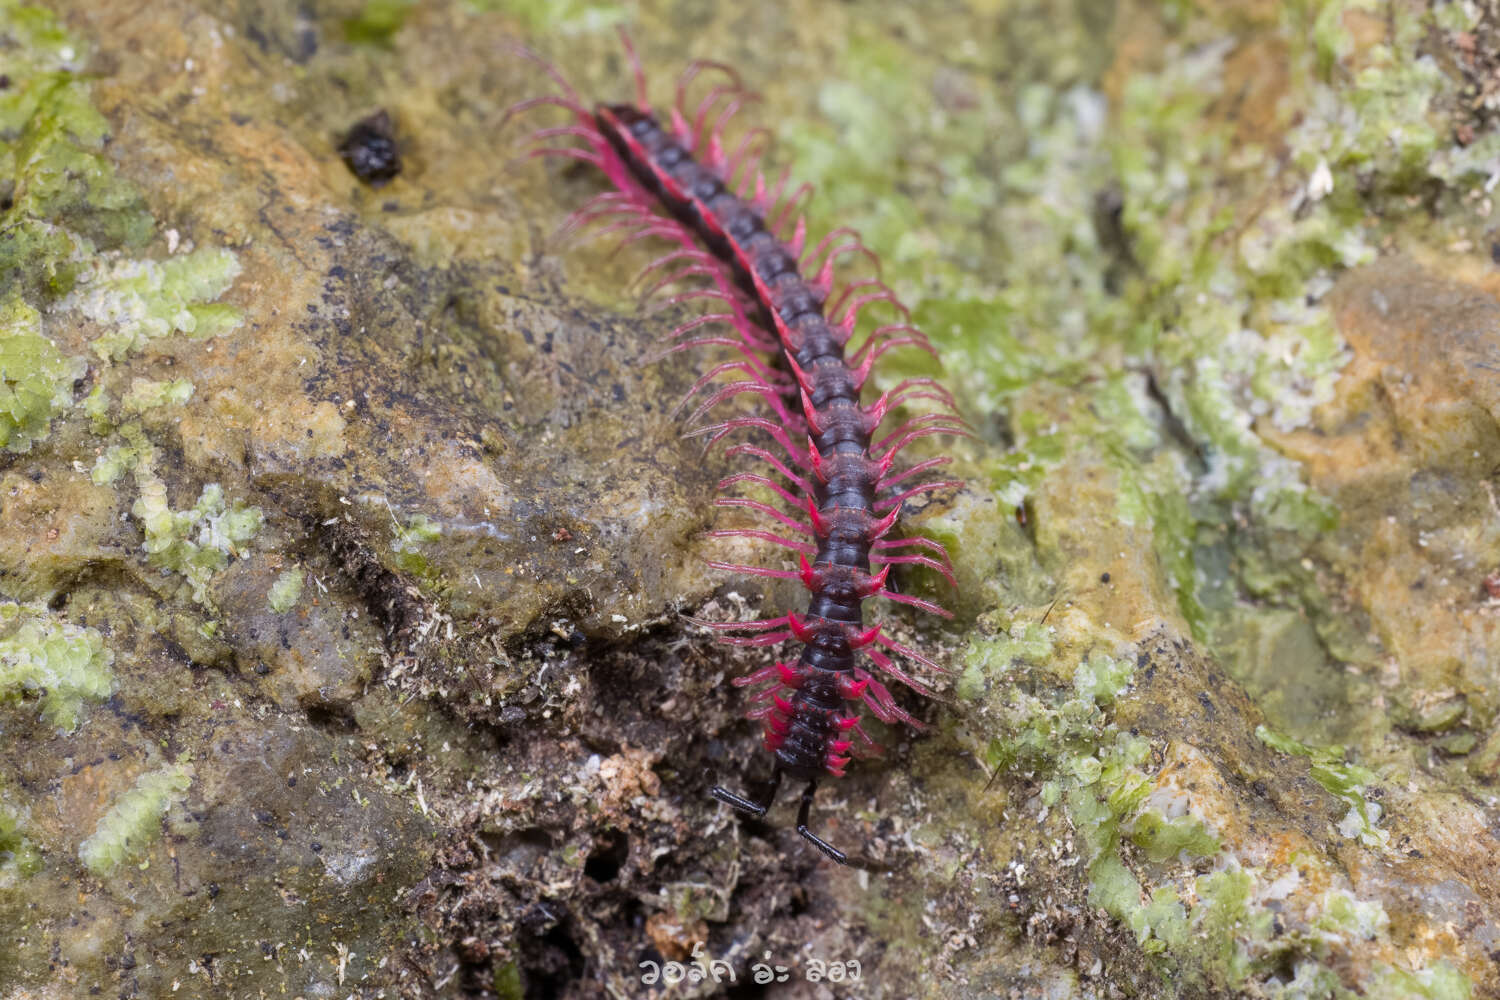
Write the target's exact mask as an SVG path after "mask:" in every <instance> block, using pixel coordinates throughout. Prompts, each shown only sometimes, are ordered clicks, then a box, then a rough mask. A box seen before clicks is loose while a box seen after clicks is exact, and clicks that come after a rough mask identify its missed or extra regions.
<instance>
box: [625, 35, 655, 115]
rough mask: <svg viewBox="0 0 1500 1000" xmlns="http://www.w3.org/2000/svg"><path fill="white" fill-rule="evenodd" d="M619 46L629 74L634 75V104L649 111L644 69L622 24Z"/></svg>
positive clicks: (649, 105)
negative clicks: (627, 65)
mask: <svg viewBox="0 0 1500 1000" xmlns="http://www.w3.org/2000/svg"><path fill="white" fill-rule="evenodd" d="M619 35H620V47H621V48H623V49H624V50H625V58H626V59H627V60H629V62H630V72H631V75H632V76H634V77H635V106H636V107H637V108H639V109H640V110H642V111H644V112H646V113H647V114H650V113H651V104H650V102H649V101H647V99H646V71H645V70H644V69H643V68H642V67H641V57H640V56H639V55H638V54H637V53H636V51H635V46H634V45H632V44H631V42H630V34H629V32H627V31H626V30H625V28H624V27H623V26H621V28H620V29H619Z"/></svg>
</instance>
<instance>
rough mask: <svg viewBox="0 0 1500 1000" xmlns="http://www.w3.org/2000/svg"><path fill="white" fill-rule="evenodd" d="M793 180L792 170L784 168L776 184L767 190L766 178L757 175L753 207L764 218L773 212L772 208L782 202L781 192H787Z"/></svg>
mask: <svg viewBox="0 0 1500 1000" xmlns="http://www.w3.org/2000/svg"><path fill="white" fill-rule="evenodd" d="M791 179H792V168H791V167H782V168H781V173H780V174H778V175H777V177H776V184H775V185H774V186H773V187H772V188H770V189H769V190H767V189H766V179H765V177H763V176H761V175H760V174H758V173H757V174H756V175H755V199H754V200H753V201H752V202H751V203H750V204H751V207H752V208H754V209H755V210H756V211H757V212H759V213H760V215H761V216H762V217H764V216H765V214H766V213H767V212H769V211H770V210H771V206H773V205H775V204H776V203H777V202H778V201H780V200H781V192H783V191H785V190H786V186H787V183H788V182H789V181H790V180H791Z"/></svg>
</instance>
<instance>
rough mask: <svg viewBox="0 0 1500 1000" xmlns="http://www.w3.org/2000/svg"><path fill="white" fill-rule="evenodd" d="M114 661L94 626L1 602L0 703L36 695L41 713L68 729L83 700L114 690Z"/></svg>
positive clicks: (73, 725) (72, 726) (75, 720)
mask: <svg viewBox="0 0 1500 1000" xmlns="http://www.w3.org/2000/svg"><path fill="white" fill-rule="evenodd" d="M113 662H114V653H113V651H111V650H110V649H108V648H107V647H106V646H105V645H104V637H103V636H102V635H101V634H100V633H99V631H98V630H97V629H92V628H85V627H83V626H79V625H74V624H72V623H71V622H67V621H64V620H62V619H61V618H58V617H57V616H56V615H53V614H51V613H50V612H47V611H46V610H45V609H41V608H30V607H27V606H24V605H19V604H13V603H8V602H6V603H0V703H5V702H16V701H21V700H22V699H26V698H37V699H39V700H40V701H41V705H42V718H43V719H45V720H46V721H47V722H48V723H49V724H51V725H54V726H56V727H57V728H58V729H61V730H65V731H70V732H71V731H72V730H74V729H76V728H77V727H78V721H79V717H80V715H81V713H82V711H83V703H84V702H85V701H99V700H101V699H104V698H108V697H109V696H110V695H111V694H112V693H113V692H114V688H115V678H114V672H113V671H112V670H111V664H113Z"/></svg>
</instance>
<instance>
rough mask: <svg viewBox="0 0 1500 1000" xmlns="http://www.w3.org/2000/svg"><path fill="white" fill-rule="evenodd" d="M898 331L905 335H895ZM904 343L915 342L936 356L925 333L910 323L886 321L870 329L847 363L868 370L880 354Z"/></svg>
mask: <svg viewBox="0 0 1500 1000" xmlns="http://www.w3.org/2000/svg"><path fill="white" fill-rule="evenodd" d="M898 333H899V334H905V336H901V337H898V336H895V335H896V334H898ZM906 344H915V345H916V346H918V347H920V348H921V349H922V350H924V351H926V352H927V353H928V354H931V355H932V356H933V357H937V351H936V350H934V349H933V346H932V342H931V341H929V340H928V339H927V334H925V333H923V332H922V331H921V330H919V329H918V328H916V327H914V326H912V325H911V324H910V323H886V324H884V325H882V326H877V327H876V328H875V329H873V330H871V331H870V335H869V336H868V337H866V338H865V339H864V342H863V343H861V344H860V345H859V349H858V350H856V351H855V352H854V353H853V354H852V355H850V356H849V364H850V365H851V366H853V367H856V368H860V369H863V370H864V371H869V369H870V366H871V365H872V364H874V362H875V359H876V358H878V357H880V355H882V354H884V353H885V352H886V351H889V350H893V349H895V348H897V347H901V346H903V345H906Z"/></svg>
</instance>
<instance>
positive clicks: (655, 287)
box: [641, 261, 723, 302]
mask: <svg viewBox="0 0 1500 1000" xmlns="http://www.w3.org/2000/svg"><path fill="white" fill-rule="evenodd" d="M722 273H723V266H722V265H721V264H719V263H718V262H717V261H716V262H714V263H712V264H684V265H682V267H679V268H678V269H677V270H675V271H668V272H667V273H666V274H664V275H662V276H661V277H659V278H657V279H656V280H655V281H653V282H652V283H651V284H650V285H649V286H648V287H647V288H646V289H645V290H644V291H642V292H641V301H642V302H645V301H646V300H648V299H650V298H651V297H652V296H653V295H655V294H656V293H657V292H659V291H661V290H662V289H663V288H666V287H667V286H669V285H675V284H677V283H678V282H679V281H686V280H687V279H688V278H717V277H719V276H720V275H721V274H722Z"/></svg>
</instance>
